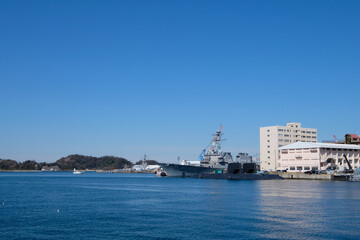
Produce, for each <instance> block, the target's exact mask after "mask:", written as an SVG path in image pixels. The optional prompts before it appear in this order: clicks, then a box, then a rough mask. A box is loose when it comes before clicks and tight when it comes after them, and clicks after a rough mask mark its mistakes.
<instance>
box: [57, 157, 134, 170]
mask: <svg viewBox="0 0 360 240" xmlns="http://www.w3.org/2000/svg"><path fill="white" fill-rule="evenodd" d="M52 165H57V166H59V167H60V169H61V170H73V169H74V168H76V169H80V170H83V169H94V170H95V169H103V170H112V169H123V168H129V167H131V166H132V165H133V163H132V162H130V161H128V160H126V159H125V158H120V157H114V156H104V157H100V158H97V157H91V156H83V155H77V154H75V155H69V156H67V157H63V158H60V159H59V160H57V161H56V162H55V163H54V164H52Z"/></svg>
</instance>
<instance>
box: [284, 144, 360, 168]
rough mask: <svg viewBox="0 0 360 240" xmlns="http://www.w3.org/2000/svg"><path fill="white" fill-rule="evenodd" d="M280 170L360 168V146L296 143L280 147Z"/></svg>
mask: <svg viewBox="0 0 360 240" xmlns="http://www.w3.org/2000/svg"><path fill="white" fill-rule="evenodd" d="M279 149H280V160H279V165H280V167H279V169H280V170H287V171H288V172H306V171H309V170H329V169H339V170H344V169H346V168H348V164H347V162H346V159H345V157H344V155H345V156H346V158H347V159H348V161H349V164H350V165H351V167H352V168H358V167H359V166H360V164H359V159H360V156H359V154H360V146H358V145H354V144H333V143H312V142H296V143H292V144H289V145H286V146H283V147H280V148H279Z"/></svg>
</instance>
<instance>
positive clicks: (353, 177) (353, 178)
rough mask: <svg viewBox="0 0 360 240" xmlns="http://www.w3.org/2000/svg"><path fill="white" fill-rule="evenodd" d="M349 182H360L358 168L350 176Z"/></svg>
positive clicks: (359, 170) (359, 169)
mask: <svg viewBox="0 0 360 240" xmlns="http://www.w3.org/2000/svg"><path fill="white" fill-rule="evenodd" d="M349 181H350V182H360V167H359V168H358V169H357V170H356V171H355V172H354V173H353V174H352V175H351V176H350V178H349Z"/></svg>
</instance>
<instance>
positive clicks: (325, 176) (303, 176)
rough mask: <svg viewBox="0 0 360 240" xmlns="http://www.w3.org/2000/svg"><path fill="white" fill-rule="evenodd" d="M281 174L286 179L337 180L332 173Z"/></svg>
mask: <svg viewBox="0 0 360 240" xmlns="http://www.w3.org/2000/svg"><path fill="white" fill-rule="evenodd" d="M279 176H280V177H282V178H285V179H306V180H328V181H332V180H335V179H334V175H331V174H306V173H279Z"/></svg>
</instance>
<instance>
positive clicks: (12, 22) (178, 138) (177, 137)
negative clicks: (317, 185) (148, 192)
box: [0, 0, 360, 162]
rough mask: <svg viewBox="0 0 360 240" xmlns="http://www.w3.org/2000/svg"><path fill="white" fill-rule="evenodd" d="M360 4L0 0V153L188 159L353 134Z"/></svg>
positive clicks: (21, 156)
mask: <svg viewBox="0 0 360 240" xmlns="http://www.w3.org/2000/svg"><path fill="white" fill-rule="evenodd" d="M359 12H360V2H359V1H329V0H326V1H239V0H237V1H3V0H0V30H1V33H0V34H1V37H0V101H1V105H0V114H1V115H0V116H1V118H0V158H10V159H15V160H18V161H24V160H27V159H35V160H38V161H47V162H53V161H56V160H57V159H59V158H60V157H62V156H66V155H68V154H74V153H79V154H85V155H93V156H102V155H115V156H122V157H125V158H127V159H129V160H130V161H137V160H139V159H140V158H141V157H142V156H143V154H147V155H148V156H149V157H150V158H152V159H155V160H158V161H162V162H174V161H176V157H177V156H181V158H184V159H189V160H194V159H197V156H198V155H199V154H200V152H201V150H202V149H203V148H204V147H205V146H206V145H207V144H208V142H209V140H210V138H211V134H212V133H213V132H214V131H216V129H217V128H218V127H219V124H220V123H222V124H223V125H224V130H223V131H224V133H225V136H224V137H225V138H226V139H227V141H225V142H224V143H223V150H225V151H231V152H232V153H233V155H235V154H236V152H239V151H241V152H249V153H250V154H255V153H257V152H259V127H262V126H270V125H276V124H279V125H285V124H286V122H293V121H297V122H301V123H302V125H303V127H312V128H317V129H318V136H319V140H324V139H331V138H332V135H333V134H335V135H336V136H337V137H338V138H342V137H343V136H344V134H346V133H349V132H351V133H360V127H359V117H360V114H359V107H358V106H359V101H358V100H357V98H358V93H359V91H360V89H359V86H360V82H359V80H360V78H359V77H360V46H359V43H360V32H359V29H360V14H359Z"/></svg>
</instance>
